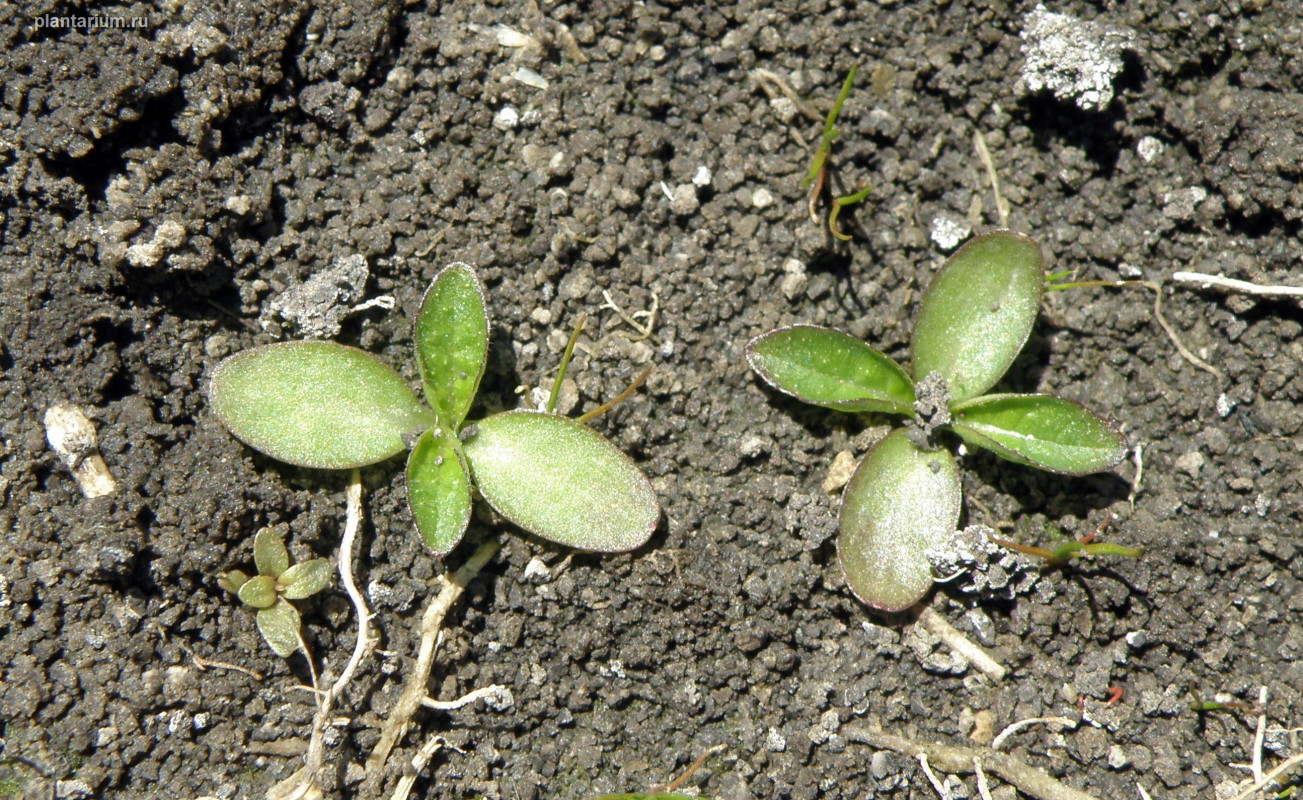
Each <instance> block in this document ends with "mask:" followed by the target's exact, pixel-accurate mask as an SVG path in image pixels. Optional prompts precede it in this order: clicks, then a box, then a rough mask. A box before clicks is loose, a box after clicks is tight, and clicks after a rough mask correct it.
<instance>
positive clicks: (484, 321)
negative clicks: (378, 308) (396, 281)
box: [416, 263, 489, 431]
mask: <svg viewBox="0 0 1303 800" xmlns="http://www.w3.org/2000/svg"><path fill="white" fill-rule="evenodd" d="M488 353H489V316H488V311H487V302H486V300H485V296H484V286H483V284H481V283H480V279H479V276H477V275H476V274H475V271H474V270H473V269H471V268H470V266H468V265H466V264H462V263H456V264H449V265H448V266H447V267H444V268H443V270H442V271H440V272H439V274H438V275H435V276H434V281H433V282H431V283H430V288H429V289H427V290H426V292H425V298H424V299H423V300H422V301H421V310H420V311H419V312H417V315H416V356H417V362H418V363H419V364H420V367H421V381H422V382H423V383H424V385H425V397H426V399H427V400H429V401H430V405H432V406H434V410H435V412H436V413H438V415H439V419H440V421H441V422H442V423H443V424H444V425H445V426H446V427H447V428H449V429H450V430H452V431H457V430H458V429H460V428H461V424H462V421H463V420H465V419H466V413H467V412H468V411H470V407H471V403H472V402H473V401H474V400H475V392H476V391H478V390H479V386H480V378H481V377H483V375H484V363H485V361H486V360H487V358H488Z"/></svg>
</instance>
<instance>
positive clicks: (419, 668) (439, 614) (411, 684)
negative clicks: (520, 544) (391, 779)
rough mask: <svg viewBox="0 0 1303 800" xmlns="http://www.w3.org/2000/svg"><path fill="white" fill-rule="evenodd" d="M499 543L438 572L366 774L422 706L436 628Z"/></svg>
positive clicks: (381, 763)
mask: <svg viewBox="0 0 1303 800" xmlns="http://www.w3.org/2000/svg"><path fill="white" fill-rule="evenodd" d="M500 546H501V544H500V543H499V542H498V540H497V539H489V540H488V541H486V542H484V543H483V544H481V545H480V546H479V549H477V550H476V551H475V552H474V553H473V554H472V555H471V557H470V558H469V559H467V560H466V563H465V564H463V565H462V567H461V569H459V570H457V571H456V572H455V573H453V575H452V577H451V578H449V577H448V575H447V574H446V573H445V574H443V575H440V576H439V581H440V583H441V584H442V585H443V588H442V589H440V591H439V594H438V595H436V596H435V597H434V599H433V600H431V601H430V605H429V606H427V607H426V609H425V614H424V615H423V616H422V617H421V644H420V646H419V648H418V649H417V654H416V664H415V665H414V666H413V667H412V670H411V672H409V673H408V674H407V680H406V681H405V682H404V684H403V690H402V693H401V694H400V695H399V696H398V701H397V702H396V703H394V708H393V710H392V711H391V712H389V718H388V719H386V720H385V724H384V727H383V728H381V730H380V739H379V740H378V741H377V742H376V744H375V747H374V748H372V750H371V755H370V756H368V757H367V760H366V773H367V776H368V777H371V776H372V775H377V774H378V773H379V771H380V770H381V769H383V768H384V765H385V762H386V761H388V759H389V754H390V753H391V752H392V751H393V749H394V746H395V745H396V744H398V740H399V739H400V738H401V737H402V735H403V734H404V733H405V732H406V731H407V726H408V725H409V724H410V723H411V721H412V716H413V715H414V714H415V713H416V709H418V708H420V707H421V702H422V701H423V700H424V699H425V697H426V694H427V692H428V686H429V683H430V670H431V668H432V667H433V666H434V645H435V641H436V640H437V639H438V636H439V629H440V628H441V627H442V626H443V620H444V618H445V617H447V616H448V612H449V611H451V610H452V606H453V604H454V603H456V602H457V598H459V597H461V594H462V592H463V591H465V590H466V586H467V584H469V583H470V582H471V580H472V579H474V577H475V575H476V574H478V573H479V571H480V570H481V569H483V568H484V565H485V564H487V563H489V559H491V558H493V554H494V553H496V552H498V548H499V547H500Z"/></svg>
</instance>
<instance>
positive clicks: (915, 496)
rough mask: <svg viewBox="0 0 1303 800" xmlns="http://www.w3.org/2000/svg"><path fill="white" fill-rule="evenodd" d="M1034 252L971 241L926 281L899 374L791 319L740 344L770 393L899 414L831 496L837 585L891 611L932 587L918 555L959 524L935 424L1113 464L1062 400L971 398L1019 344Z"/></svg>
mask: <svg viewBox="0 0 1303 800" xmlns="http://www.w3.org/2000/svg"><path fill="white" fill-rule="evenodd" d="M1043 290H1044V275H1043V259H1042V256H1041V251H1040V248H1039V247H1038V246H1037V245H1036V243H1035V242H1033V241H1032V240H1031V239H1028V238H1027V237H1025V236H1020V235H1018V234H1014V233H1011V232H1009V231H996V232H993V233H988V234H984V235H981V236H978V237H976V238H974V239H973V240H972V241H970V242H968V243H967V244H965V245H964V246H963V247H962V248H960V249H959V250H958V251H957V252H956V253H955V254H954V255H953V256H951V258H950V259H949V260H948V261H947V262H946V264H945V266H944V267H942V269H941V271H940V272H938V273H937V275H936V277H935V278H934V279H933V281H932V284H931V286H929V287H928V290H927V293H926V294H925V295H924V297H923V302H922V304H921V306H920V307H919V312H918V318H917V320H916V321H915V324H914V332H913V340H912V346H911V349H912V361H913V365H912V366H913V376H914V377H912V378H911V376H910V373H907V372H906V371H905V370H904V369H903V368H902V367H901V366H900V365H899V364H897V363H896V362H895V361H893V360H892V359H890V358H888V357H887V356H886V355H883V354H882V353H880V352H878V351H877V350H874V349H873V348H871V347H869V346H868V345H866V344H864V343H863V342H860V341H859V340H857V339H854V338H852V337H851V336H848V335H846V334H844V333H840V332H838V331H835V330H831V329H829V328H821V327H816V326H812V325H794V326H791V327H786V328H779V329H777V330H773V331H770V332H768V333H765V334H762V335H760V336H758V337H756V338H755V339H753V340H752V341H751V342H750V343H748V345H747V348H746V355H747V360H748V362H749V363H750V365H751V368H752V369H753V370H755V371H756V372H757V373H759V374H760V376H761V377H763V378H764V379H765V380H766V381H768V382H769V383H770V384H771V385H772V386H774V387H775V388H776V389H778V390H780V391H782V392H785V393H787V394H790V395H792V396H794V397H796V398H799V399H801V400H804V401H805V402H807V403H813V404H815V405H820V406H825V407H828V408H833V409H837V410H839V411H849V412H861V411H871V412H878V413H888V414H902V415H906V416H908V417H910V419H909V421H908V422H907V423H906V426H905V427H904V428H898V429H896V430H894V431H892V432H891V433H890V434H888V435H887V437H886V438H885V439H883V440H882V441H881V442H879V443H878V445H877V446H876V447H874V448H873V450H872V451H870V452H869V454H868V455H867V456H866V457H865V458H864V461H863V462H861V463H860V465H859V466H858V467H857V468H856V470H855V474H854V476H853V477H852V478H851V481H850V483H849V484H848V485H847V487H846V491H845V494H844V495H843V499H842V511H841V522H840V535H839V538H838V548H837V549H838V553H839V556H840V559H841V564H842V569H843V570H844V572H845V573H846V580H847V583H848V584H849V585H850V587H851V591H853V592H854V593H855V595H856V596H857V597H859V598H860V599H861V600H862V601H864V602H865V603H867V604H868V605H869V606H872V607H874V608H878V609H882V610H886V611H897V610H901V609H904V608H907V607H909V606H911V605H913V604H914V603H916V602H918V600H919V599H920V598H922V597H923V595H924V594H926V593H927V590H928V588H929V587H931V585H932V580H933V578H932V571H931V567H930V565H929V561H928V558H927V556H926V555H925V551H926V550H927V549H928V548H929V547H932V546H934V545H938V544H942V543H944V542H945V541H946V540H947V539H948V538H949V537H950V536H951V534H952V533H953V532H954V530H955V527H956V525H957V523H958V521H959V511H960V501H961V496H960V494H961V486H960V479H959V469H958V467H957V466H956V464H955V460H954V457H953V456H952V455H951V454H950V452H949V451H948V450H946V449H944V448H943V447H942V446H941V444H940V443H939V441H938V439H939V437H938V434H940V432H941V431H942V430H943V429H944V430H949V431H952V432H954V433H955V434H957V435H958V436H959V438H960V439H962V440H963V441H964V442H965V443H967V444H969V445H973V446H976V447H981V448H985V449H987V450H990V451H992V452H994V453H995V454H996V455H999V456H1001V457H1002V458H1006V459H1008V460H1010V461H1015V462H1017V463H1020V464H1026V465H1028V466H1033V467H1039V468H1040V469H1044V470H1049V471H1051V472H1059V473H1065V474H1069V475H1084V474H1086V473H1090V472H1099V471H1102V470H1106V469H1109V468H1111V467H1113V466H1114V465H1116V464H1117V463H1118V462H1119V461H1121V460H1122V457H1123V456H1124V455H1125V453H1126V447H1125V445H1124V443H1123V440H1122V437H1121V436H1120V435H1119V434H1118V433H1117V432H1116V431H1115V430H1114V429H1113V428H1112V427H1111V426H1110V425H1109V424H1108V423H1107V422H1106V421H1105V420H1103V419H1102V418H1100V417H1099V416H1097V415H1095V414H1093V413H1091V412H1090V411H1087V410H1086V409H1084V408H1082V407H1081V406H1079V405H1077V404H1076V403H1073V402H1070V401H1068V400H1062V399H1059V398H1057V397H1048V396H1045V395H1035V394H992V395H984V392H986V391H987V390H988V389H990V388H991V387H992V386H994V385H995V384H996V382H997V381H999V380H1000V378H1001V377H1003V376H1004V374H1005V372H1006V371H1007V370H1008V369H1009V367H1010V365H1012V364H1013V361H1014V359H1015V358H1016V357H1017V356H1018V353H1019V352H1021V351H1022V348H1023V345H1024V344H1026V342H1027V337H1028V336H1029V335H1030V334H1031V330H1032V325H1033V324H1034V323H1035V321H1036V315H1037V313H1038V311H1039V309H1040V302H1041V294H1042V292H1043Z"/></svg>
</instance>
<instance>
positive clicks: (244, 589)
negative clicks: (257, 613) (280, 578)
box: [238, 575, 276, 608]
mask: <svg viewBox="0 0 1303 800" xmlns="http://www.w3.org/2000/svg"><path fill="white" fill-rule="evenodd" d="M238 595H239V598H240V602H241V603H244V604H245V605H249V606H253V607H254V608H268V607H270V606H271V605H272V604H274V603H275V602H276V579H275V578H274V577H272V576H271V575H257V576H255V577H252V578H250V579H249V580H247V581H245V582H244V584H243V585H242V586H241V587H240V591H239V593H238Z"/></svg>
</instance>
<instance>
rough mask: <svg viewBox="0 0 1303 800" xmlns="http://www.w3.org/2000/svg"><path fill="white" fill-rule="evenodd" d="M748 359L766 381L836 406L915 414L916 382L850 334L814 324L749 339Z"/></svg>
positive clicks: (817, 402)
mask: <svg viewBox="0 0 1303 800" xmlns="http://www.w3.org/2000/svg"><path fill="white" fill-rule="evenodd" d="M746 357H747V363H749V364H750V365H751V369H753V370H755V372H756V373H757V374H758V375H759V376H760V377H762V378H764V379H765V381H766V382H768V383H769V385H770V386H773V387H774V388H775V389H777V390H779V391H780V392H785V393H787V394H790V395H792V396H793V397H795V398H797V399H800V400H804V401H805V402H807V403H813V404H814V405H819V406H826V407H827V408H834V409H837V410H838V411H878V412H885V413H890V414H913V413H914V409H913V403H914V383H913V381H911V380H910V379H909V376H908V375H906V374H905V371H904V370H903V369H901V368H900V365H898V364H897V363H896V362H895V361H892V360H891V359H890V358H888V357H887V356H885V355H883V354H882V353H879V352H878V351H877V350H874V349H873V348H872V347H869V346H868V345H866V344H865V343H863V342H861V341H860V340H859V339H856V338H855V337H853V336H848V335H846V334H844V333H842V332H841V331H835V330H833V329H831V328H821V327H819V326H817V325H792V326H790V327H786V328H778V329H777V330H772V331H770V332H768V333H764V334H761V335H760V336H757V337H756V338H754V339H752V340H751V341H750V342H749V343H748V344H747V347H746Z"/></svg>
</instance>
